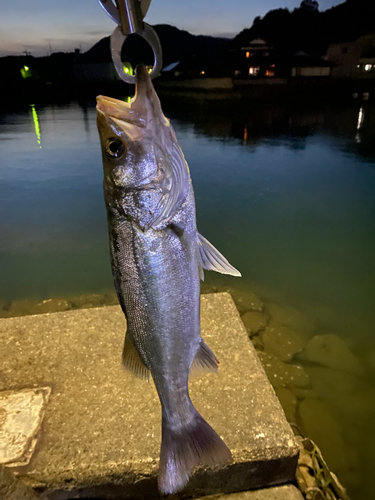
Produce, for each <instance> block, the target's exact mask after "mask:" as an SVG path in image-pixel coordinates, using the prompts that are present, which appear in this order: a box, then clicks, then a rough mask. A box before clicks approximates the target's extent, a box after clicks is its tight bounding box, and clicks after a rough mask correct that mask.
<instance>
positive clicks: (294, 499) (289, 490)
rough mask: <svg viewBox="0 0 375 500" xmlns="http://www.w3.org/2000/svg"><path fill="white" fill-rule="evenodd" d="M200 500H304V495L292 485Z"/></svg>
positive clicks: (201, 499)
mask: <svg viewBox="0 0 375 500" xmlns="http://www.w3.org/2000/svg"><path fill="white" fill-rule="evenodd" d="M198 500H304V499H303V496H302V493H301V492H300V491H299V489H298V488H296V487H295V486H293V485H292V484H286V485H284V486H276V487H274V488H264V489H262V490H255V491H241V492H240V493H232V494H231V495H212V496H211V495H210V496H208V497H203V498H200V499H198Z"/></svg>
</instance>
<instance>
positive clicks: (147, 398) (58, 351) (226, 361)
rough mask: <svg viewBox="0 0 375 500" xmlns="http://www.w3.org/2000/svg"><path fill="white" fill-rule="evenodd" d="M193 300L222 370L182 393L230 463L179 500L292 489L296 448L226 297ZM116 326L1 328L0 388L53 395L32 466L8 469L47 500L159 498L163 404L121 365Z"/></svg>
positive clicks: (0, 324) (106, 322) (63, 321)
mask: <svg viewBox="0 0 375 500" xmlns="http://www.w3.org/2000/svg"><path fill="white" fill-rule="evenodd" d="M201 300H202V336H203V338H204V339H205V340H206V341H207V343H208V345H209V346H210V347H211V348H212V349H213V351H214V352H215V353H216V355H217V356H218V358H219V360H220V373H219V375H215V374H208V375H205V376H203V377H201V378H200V379H197V380H193V381H192V382H191V384H190V393H191V396H192V399H193V401H194V403H195V405H196V407H197V409H198V410H199V411H200V412H201V413H202V415H203V416H204V417H205V418H206V419H207V421H208V422H209V423H210V424H211V425H212V426H213V427H214V429H215V430H216V431H217V432H218V433H219V435H221V436H222V437H223V439H224V440H225V442H226V443H227V445H228V446H229V448H230V449H231V450H232V453H233V463H232V464H229V465H228V466H227V467H225V468H224V469H219V470H204V469H200V470H198V471H197V472H196V474H194V476H193V477H192V479H191V481H190V482H189V484H188V486H187V488H186V489H185V490H184V491H183V492H182V493H181V494H180V495H179V498H182V497H184V496H195V497H196V496H199V495H207V494H214V493H231V492H234V491H241V490H247V489H250V488H263V487H266V486H271V485H276V484H282V483H285V482H288V481H291V480H293V479H294V473H295V468H296V463H297V456H298V447H297V445H296V443H295V441H294V438H293V434H292V431H291V429H290V427H289V425H288V423H287V421H286V419H285V416H284V413H283V411H282V409H281V406H280V404H279V401H278V399H277V397H276V395H275V393H274V391H273V389H272V388H271V386H270V384H269V382H268V379H267V377H266V375H265V373H264V371H263V368H262V366H261V364H260V362H259V360H258V358H257V356H256V353H255V351H254V348H253V346H252V344H251V342H250V341H249V340H248V336H247V333H246V330H245V328H244V326H243V324H242V321H241V319H240V317H239V315H238V312H237V310H236V308H235V305H234V303H233V301H232V298H231V297H230V295H229V294H227V293H220V294H212V295H204V296H202V299H201ZM125 328H126V326H125V320H124V317H123V314H122V312H121V310H120V308H119V306H111V307H103V308H97V309H85V310H75V311H66V312H60V313H51V314H44V315H37V316H25V317H18V318H9V319H2V320H0V339H1V340H0V342H1V344H2V346H3V347H2V349H1V351H0V366H1V367H2V372H1V373H0V390H8V391H9V390H20V389H24V388H34V387H51V388H52V393H51V396H50V399H49V403H48V405H47V408H46V410H45V418H44V421H43V423H42V428H41V431H40V433H39V439H38V443H37V445H36V449H35V452H34V454H33V456H32V458H31V461H30V464H29V465H27V466H25V467H20V468H18V469H16V471H17V472H18V473H19V474H20V476H21V477H22V479H23V480H24V481H25V482H27V484H29V485H30V486H32V487H34V488H39V489H40V491H44V492H45V494H48V497H49V498H50V499H61V500H62V499H68V498H79V497H80V498H83V497H85V498H94V497H100V498H113V499H114V498H120V497H121V498H126V497H131V498H150V499H152V498H159V494H158V492H157V487H156V477H157V469H158V461H159V448H160V424H161V420H160V405H159V401H158V397H157V394H156V391H155V388H154V387H153V385H152V384H146V383H144V382H143V381H140V380H137V379H135V378H134V377H132V375H131V374H128V373H127V372H125V371H124V370H123V369H122V367H121V352H122V344H123V338H124V333H125Z"/></svg>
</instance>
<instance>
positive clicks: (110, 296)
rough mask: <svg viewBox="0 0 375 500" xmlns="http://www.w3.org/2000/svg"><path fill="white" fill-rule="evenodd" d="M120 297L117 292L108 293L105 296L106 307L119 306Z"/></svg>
mask: <svg viewBox="0 0 375 500" xmlns="http://www.w3.org/2000/svg"><path fill="white" fill-rule="evenodd" d="M118 303H119V302H118V297H117V293H116V292H112V293H106V294H105V295H104V304H105V305H106V306H117V305H118Z"/></svg>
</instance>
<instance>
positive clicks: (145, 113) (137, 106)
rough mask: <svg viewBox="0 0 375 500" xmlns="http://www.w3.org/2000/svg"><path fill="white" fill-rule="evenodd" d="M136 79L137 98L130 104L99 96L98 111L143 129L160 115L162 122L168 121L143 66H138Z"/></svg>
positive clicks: (131, 100) (97, 99)
mask: <svg viewBox="0 0 375 500" xmlns="http://www.w3.org/2000/svg"><path fill="white" fill-rule="evenodd" d="M136 77H137V81H136V84H135V96H134V97H133V98H132V99H130V102H125V101H121V100H120V99H115V98H113V97H106V96H103V95H99V96H98V97H97V98H96V101H97V105H96V109H97V111H98V112H99V113H102V114H103V115H106V116H108V117H110V118H115V119H117V120H121V121H123V122H128V123H131V124H132V125H137V126H138V127H141V128H145V127H146V126H147V123H148V121H149V120H150V119H151V118H152V117H156V115H158V117H159V120H161V121H162V120H163V118H164V120H166V119H165V117H164V115H163V112H162V110H161V106H160V101H159V98H158V96H157V94H156V92H155V90H154V87H153V85H152V82H151V78H150V75H149V72H148V71H147V69H146V67H145V66H144V65H143V64H139V65H138V66H137V69H136Z"/></svg>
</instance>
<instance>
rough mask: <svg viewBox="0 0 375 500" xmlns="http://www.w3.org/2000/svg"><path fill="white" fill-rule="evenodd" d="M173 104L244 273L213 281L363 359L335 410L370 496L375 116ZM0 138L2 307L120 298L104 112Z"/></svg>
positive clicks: (222, 238) (209, 202) (208, 221)
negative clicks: (278, 310)
mask: <svg viewBox="0 0 375 500" xmlns="http://www.w3.org/2000/svg"><path fill="white" fill-rule="evenodd" d="M30 104H32V103H30ZM164 108H165V112H166V114H167V115H168V116H169V117H170V118H171V119H172V122H173V125H174V127H175V130H176V133H177V136H178V138H179V142H180V145H181V147H182V149H183V151H184V153H185V156H186V159H187V161H188V163H189V165H190V169H191V175H192V178H193V183H194V188H195V194H196V202H197V217H198V227H199V230H200V232H201V233H202V234H203V235H204V236H205V237H206V238H208V239H209V240H210V241H211V242H212V243H213V244H214V245H215V246H217V247H218V248H219V249H220V250H221V251H222V252H223V253H224V255H225V256H226V257H227V258H228V259H229V260H230V262H231V263H232V264H233V265H235V266H236V267H237V268H238V269H240V270H241V272H242V273H243V279H242V280H241V282H239V281H238V280H237V281H236V280H234V279H233V278H225V277H222V276H220V275H215V274H214V273H206V280H207V281H209V282H211V283H228V284H230V285H232V286H241V287H242V288H251V289H252V290H254V291H255V292H257V293H258V294H259V295H260V296H261V297H262V298H263V299H264V300H266V301H267V300H270V301H278V302H279V303H282V304H287V305H289V304H290V305H293V306H296V307H299V308H300V309H302V310H303V311H305V312H306V313H308V314H309V315H310V316H311V317H312V318H313V319H314V321H316V322H317V324H318V325H319V328H320V330H319V331H318V333H319V332H321V333H336V334H338V335H339V336H340V337H341V338H343V339H344V340H345V342H346V343H347V345H348V346H349V347H350V349H351V350H352V351H353V352H354V354H355V355H356V356H358V357H359V358H360V360H361V362H362V364H363V366H364V368H365V375H364V377H363V378H362V379H361V380H358V385H355V384H357V382H356V381H355V382H354V385H353V387H352V388H351V389H350V390H351V391H352V393H353V397H352V398H350V397H349V396H350V394H349V396H348V391H347V392H346V393H345V397H346V399H345V398H344V399H342V400H340V402H339V404H337V401H335V402H334V403H332V405H331V407H330V410H331V411H332V412H333V414H334V416H335V418H336V420H337V423H338V426H339V428H340V432H341V433H342V435H343V439H344V441H345V444H346V446H347V449H348V450H349V451H348V453H349V455H350V458H349V459H348V460H349V462H348V463H349V465H347V466H346V468H344V469H345V470H344V469H343V471H342V475H341V477H342V480H343V482H346V484H347V485H348V486H349V488H350V492H351V494H352V498H356V499H358V500H359V499H365V498H372V496H373V492H372V493H371V485H370V483H371V480H370V479H371V474H372V473H371V471H372V469H373V467H374V466H375V433H374V430H373V422H374V420H375V398H372V395H373V394H375V392H373V391H374V390H375V335H374V330H375V328H374V327H375V314H374V301H375V109H374V108H371V106H370V105H365V106H362V107H361V104H360V103H358V104H355V103H352V104H350V105H347V106H346V107H342V108H340V109H337V108H336V107H330V106H328V105H325V106H321V108H319V106H312V107H311V108H310V109H309V108H308V107H303V106H298V108H297V107H296V108H294V107H288V106H286V105H285V106H275V107H270V106H268V107H267V108H266V109H263V110H261V109H254V106H253V105H249V106H246V105H243V104H241V105H239V104H233V105H232V104H230V103H224V104H218V103H215V104H207V103H189V104H186V103H185V104H184V103H183V102H178V101H171V100H164ZM0 141H1V142H0V144H1V156H0V286H1V288H0V298H5V299H9V300H15V299H21V298H26V297H32V298H40V299H44V298H46V297H53V296H59V297H66V296H69V295H73V294H78V293H85V292H102V291H108V290H111V289H112V278H111V273H110V267H109V258H108V250H107V233H106V219H105V208H104V203H103V196H102V187H101V182H102V166H101V153H100V148H99V141H98V135H97V131H96V124H95V110H94V103H93V102H92V103H91V102H89V103H84V104H82V103H81V104H78V103H75V102H73V103H70V104H68V105H62V106H57V105H55V106H38V105H36V106H35V107H34V108H33V107H32V106H30V107H29V108H26V109H18V110H9V111H8V112H2V113H1V114H0ZM320 382H321V381H320ZM318 383H319V380H318V381H317V384H318ZM350 383H352V384H353V380H352V379H350V381H349V382H348V384H350ZM323 385H324V384H323ZM332 390H334V389H332ZM358 391H359V392H361V391H362V392H363V391H364V392H363V394H364V396H363V398H362V399H360V400H358V398H356V397H355V395H356V394H357V393H358ZM349 393H350V391H349ZM332 399H334V400H335V398H332ZM336 399H337V398H336ZM325 404H327V405H328V406H329V405H330V397H326V400H325ZM367 478H368V479H367Z"/></svg>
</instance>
